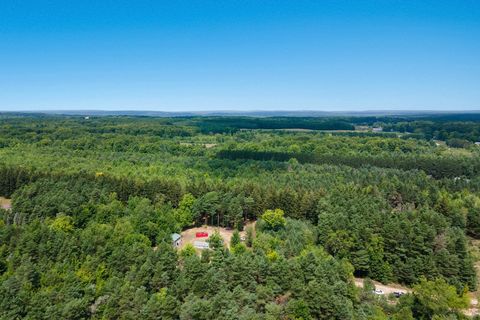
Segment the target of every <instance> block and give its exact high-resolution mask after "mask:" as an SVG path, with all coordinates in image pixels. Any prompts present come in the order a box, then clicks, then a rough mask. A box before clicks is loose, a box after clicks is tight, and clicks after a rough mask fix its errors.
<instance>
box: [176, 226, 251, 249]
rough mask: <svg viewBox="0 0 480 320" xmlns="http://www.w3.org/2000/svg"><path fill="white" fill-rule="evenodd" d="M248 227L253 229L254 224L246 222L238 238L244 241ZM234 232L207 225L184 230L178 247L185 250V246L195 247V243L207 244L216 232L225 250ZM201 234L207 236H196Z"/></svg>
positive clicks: (229, 229)
mask: <svg viewBox="0 0 480 320" xmlns="http://www.w3.org/2000/svg"><path fill="white" fill-rule="evenodd" d="M248 227H251V228H255V222H248V223H246V224H245V227H244V229H243V231H240V232H239V233H240V237H241V238H242V239H245V236H246V229H247V228H248ZM234 231H235V230H234V229H232V228H222V227H215V226H208V225H204V226H201V227H196V228H190V229H186V230H184V231H182V232H181V235H182V242H181V245H180V246H179V249H180V250H181V249H183V248H185V246H187V245H192V246H194V247H195V241H199V242H208V239H209V238H210V236H211V235H212V234H214V233H215V232H218V234H219V235H220V236H221V237H222V239H223V244H224V246H225V247H226V248H230V242H231V239H232V235H233V233H234ZM202 233H205V234H207V235H208V236H202V237H198V236H197V234H202ZM196 249H198V248H196Z"/></svg>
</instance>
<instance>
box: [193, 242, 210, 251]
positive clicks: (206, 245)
mask: <svg viewBox="0 0 480 320" xmlns="http://www.w3.org/2000/svg"><path fill="white" fill-rule="evenodd" d="M193 246H194V247H195V248H197V249H208V248H210V245H209V243H208V242H205V241H194V242H193Z"/></svg>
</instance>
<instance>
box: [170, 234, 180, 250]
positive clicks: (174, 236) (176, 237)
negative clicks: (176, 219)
mask: <svg viewBox="0 0 480 320" xmlns="http://www.w3.org/2000/svg"><path fill="white" fill-rule="evenodd" d="M181 244H182V236H181V235H179V234H178V233H174V234H172V245H173V246H174V247H175V248H178V247H180V245H181Z"/></svg>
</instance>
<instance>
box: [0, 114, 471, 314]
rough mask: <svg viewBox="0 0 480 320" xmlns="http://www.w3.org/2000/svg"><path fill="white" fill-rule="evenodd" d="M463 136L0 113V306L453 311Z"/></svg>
mask: <svg viewBox="0 0 480 320" xmlns="http://www.w3.org/2000/svg"><path fill="white" fill-rule="evenodd" d="M373 127H375V128H382V130H381V132H378V131H379V130H377V131H372V128H373ZM477 141H480V117H478V116H477V115H471V116H470V117H461V116H459V115H451V116H429V117H424V118H420V119H419V118H416V117H410V118H409V117H393V116H392V117H330V118H312V117H291V118H290V117H264V118H250V117H175V118H174V117H171V118H160V117H134V116H97V117H95V116H94V117H80V116H54V115H29V114H0V197H2V199H8V201H11V208H10V207H4V208H3V209H2V208H0V319H22V318H26V319H89V318H93V319H292V320H293V319H304V320H306V319H362V320H363V319H392V320H393V319H396V320H400V319H465V318H467V317H468V315H467V313H466V312H465V310H466V309H468V308H469V300H470V298H471V297H472V296H474V295H475V292H476V290H477V280H478V279H477V274H476V268H475V265H476V264H477V260H478V258H479V254H478V250H477V249H478V248H476V246H475V245H473V244H475V243H478V242H476V240H479V239H480V193H479V192H480V146H478V145H476V144H475V143H474V142H477ZM253 221H256V224H254V225H255V227H254V228H252V227H249V228H246V229H247V230H246V231H247V235H248V236H247V237H246V239H240V238H239V237H238V235H237V234H236V233H235V236H234V237H232V240H231V243H230V244H228V246H226V245H224V244H222V240H221V239H217V238H216V237H215V235H214V236H212V237H210V240H209V241H210V248H209V249H206V250H202V251H201V252H199V250H195V249H194V248H193V247H191V246H187V247H185V248H183V249H181V250H177V249H175V248H174V247H173V246H172V243H171V235H172V234H173V233H181V232H182V231H184V230H186V229H189V228H192V227H195V226H201V225H203V224H209V225H211V226H216V227H222V228H225V229H233V230H239V231H240V230H244V226H245V224H247V223H251V222H253ZM355 277H356V278H360V279H365V281H364V284H363V288H360V287H357V286H356V285H355V281H354V280H355ZM370 279H371V280H375V281H378V282H381V283H385V284H388V283H396V284H399V285H403V286H405V287H408V288H410V290H411V291H409V292H410V293H408V294H405V295H402V296H401V297H399V298H398V297H394V296H392V295H388V296H387V295H379V294H376V293H375V291H374V287H373V282H372V281H371V280H370Z"/></svg>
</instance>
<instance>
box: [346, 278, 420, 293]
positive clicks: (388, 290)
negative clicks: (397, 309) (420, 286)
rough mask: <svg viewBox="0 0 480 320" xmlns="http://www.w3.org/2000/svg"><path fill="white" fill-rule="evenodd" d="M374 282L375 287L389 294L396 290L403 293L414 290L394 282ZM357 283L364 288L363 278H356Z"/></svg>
mask: <svg viewBox="0 0 480 320" xmlns="http://www.w3.org/2000/svg"><path fill="white" fill-rule="evenodd" d="M372 282H373V284H374V285H375V289H377V290H382V291H383V292H384V293H385V294H386V295H389V294H391V293H394V292H402V293H410V292H412V289H409V288H407V287H403V286H401V285H399V284H396V283H392V284H388V285H385V284H382V283H380V282H378V281H373V280H372ZM355 285H356V286H357V287H359V288H363V279H362V278H355Z"/></svg>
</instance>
